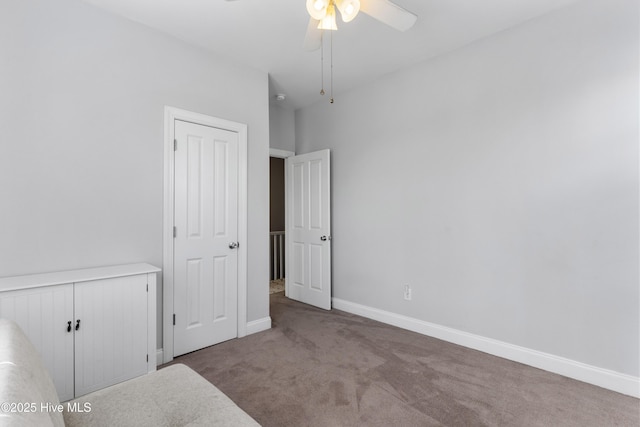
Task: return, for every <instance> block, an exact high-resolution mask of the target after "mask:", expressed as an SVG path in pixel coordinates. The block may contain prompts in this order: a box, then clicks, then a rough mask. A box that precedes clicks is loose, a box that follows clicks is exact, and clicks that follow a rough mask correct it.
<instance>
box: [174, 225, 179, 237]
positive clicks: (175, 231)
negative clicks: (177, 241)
mask: <svg viewBox="0 0 640 427" xmlns="http://www.w3.org/2000/svg"><path fill="white" fill-rule="evenodd" d="M177 235H178V230H177V229H176V228H175V227H173V237H174V238H175V237H176V236H177Z"/></svg>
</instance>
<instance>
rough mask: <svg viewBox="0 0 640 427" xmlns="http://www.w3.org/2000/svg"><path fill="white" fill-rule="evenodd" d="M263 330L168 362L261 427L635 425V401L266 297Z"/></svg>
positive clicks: (639, 418) (639, 410) (639, 408)
mask: <svg viewBox="0 0 640 427" xmlns="http://www.w3.org/2000/svg"><path fill="white" fill-rule="evenodd" d="M270 314H271V318H272V320H273V328H272V329H270V330H268V331H264V332H261V333H257V334H253V335H250V336H248V337H245V338H242V339H236V340H231V341H227V342H225V343H221V344H218V345H215V346H212V347H208V348H206V349H203V350H200V351H196V352H193V353H190V354H187V355H184V356H181V357H178V358H176V359H175V361H174V363H184V364H186V365H188V366H190V367H191V368H193V369H194V370H196V371H197V372H199V373H200V374H201V375H203V376H204V377H205V378H207V379H208V380H209V381H211V382H212V383H213V384H215V385H216V386H217V387H218V388H219V389H220V390H222V391H223V392H224V393H226V394H227V395H228V396H229V397H230V398H231V399H232V400H233V401H235V402H236V403H237V404H238V406H240V407H241V408H242V409H244V410H245V411H246V412H248V413H249V414H250V415H251V416H252V417H254V418H255V419H256V420H257V421H258V422H259V423H260V424H262V425H263V426H265V427H283V426H296V427H301V426H322V427H325V426H336V427H337V426H439V425H444V426H484V425H487V426H545V427H547V426H580V427H585V426H598V427H605V426H634V427H638V426H639V425H640V401H639V400H638V399H635V398H632V397H628V396H624V395H621V394H618V393H615V392H611V391H608V390H605V389H602V388H599V387H595V386H591V385H588V384H585V383H582V382H579V381H575V380H571V379H568V378H565V377H562V376H559V375H555V374H552V373H549V372H546V371H542V370H539V369H535V368H532V367H529V366H525V365H521V364H519V363H515V362H510V361H508V360H505V359H501V358H498V357H494V356H490V355H487V354H484V353H481V352H478V351H475V350H470V349H467V348H464V347H460V346H457V345H454V344H449V343H446V342H443V341H440V340H437V339H434V338H429V337H425V336H422V335H419V334H416V333H413V332H409V331H405V330H402V329H398V328H395V327H392V326H388V325H385V324H382V323H379V322H375V321H373V320H369V319H365V318H362V317H358V316H354V315H351V314H348V313H345V312H342V311H339V310H332V311H330V312H327V311H323V310H320V309H316V308H313V307H310V306H306V305H304V304H300V303H297V302H294V301H291V300H288V299H287V298H285V297H284V295H283V293H278V294H273V295H271V313H270Z"/></svg>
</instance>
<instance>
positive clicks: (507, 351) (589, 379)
mask: <svg viewBox="0 0 640 427" xmlns="http://www.w3.org/2000/svg"><path fill="white" fill-rule="evenodd" d="M332 302H333V308H335V309H338V310H342V311H346V312H348V313H352V314H357V315H359V316H362V317H367V318H369V319H373V320H377V321H379V322H383V323H386V324H389V325H393V326H397V327H399V328H402V329H407V330H410V331H413V332H417V333H419V334H422V335H427V336H430V337H434V338H438V339H441V340H443V341H448V342H451V343H454V344H458V345H461V346H464V347H468V348H472V349H474V350H479V351H482V352H484V353H489V354H492V355H494V356H498V357H502V358H504V359H508V360H513V361H515V362H519V363H523V364H525V365H529V366H533V367H535V368H539V369H544V370H545V371H549V372H553V373H555V374H560V375H563V376H565V377H569V378H573V379H575V380H579V381H583V382H585V383H589V384H593V385H597V386H599V387H603V388H606V389H609V390H613V391H616V392H618V393H622V394H626V395H628V396H633V397H640V378H638V377H634V376H631V375H626V374H621V373H619V372H615V371H611V370H608V369H603V368H598V367H596V366H591V365H587V364H585V363H582V362H577V361H575V360H571V359H567V358H564V357H560V356H555V355H553V354H548V353H543V352H540V351H537V350H531V349H529V348H525V347H520V346H517V345H513V344H509V343H506V342H503V341H498V340H494V339H492V338H486V337H483V336H480V335H475V334H470V333H467V332H463V331H459V330H457V329H453V328H448V327H446V326H441V325H437V324H434V323H429V322H425V321H422V320H418V319H414V318H411V317H407V316H403V315H400V314H396V313H391V312H388V311H384V310H379V309H377V308H372V307H367V306H364V305H360V304H356V303H352V302H349V301H345V300H341V299H338V298H333V299H332Z"/></svg>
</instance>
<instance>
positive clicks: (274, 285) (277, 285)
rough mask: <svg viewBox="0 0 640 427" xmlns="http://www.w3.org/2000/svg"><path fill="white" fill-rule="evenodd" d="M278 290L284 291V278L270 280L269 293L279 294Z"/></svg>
mask: <svg viewBox="0 0 640 427" xmlns="http://www.w3.org/2000/svg"><path fill="white" fill-rule="evenodd" d="M278 292H284V279H276V280H272V281H271V282H269V293H270V294H277V293H278Z"/></svg>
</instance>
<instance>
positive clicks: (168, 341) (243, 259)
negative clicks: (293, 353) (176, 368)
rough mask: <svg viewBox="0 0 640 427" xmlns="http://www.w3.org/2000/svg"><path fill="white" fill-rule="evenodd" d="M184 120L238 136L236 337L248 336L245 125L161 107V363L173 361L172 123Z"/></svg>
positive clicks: (173, 158) (173, 153)
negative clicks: (162, 158)
mask: <svg viewBox="0 0 640 427" xmlns="http://www.w3.org/2000/svg"><path fill="white" fill-rule="evenodd" d="M176 120H183V121H185V122H190V123H195V124H199V125H203V126H211V127H215V128H219V129H224V130H228V131H231V132H236V133H237V134H238V242H239V243H240V246H239V247H238V338H240V337H244V336H245V335H246V334H247V125H246V124H243V123H237V122H232V121H229V120H224V119H219V118H216V117H211V116H207V115H204V114H199V113H194V112H191V111H187V110H181V109H179V108H174V107H169V106H165V107H164V220H163V226H162V231H163V232H162V234H163V236H162V246H163V254H162V264H163V269H162V279H163V280H162V299H163V303H162V348H163V349H162V353H163V361H164V363H167V362H170V361H172V360H173V225H174V218H173V209H174V191H175V189H174V161H175V151H174V145H173V144H174V139H175V135H174V131H175V126H174V122H175V121H176Z"/></svg>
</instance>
